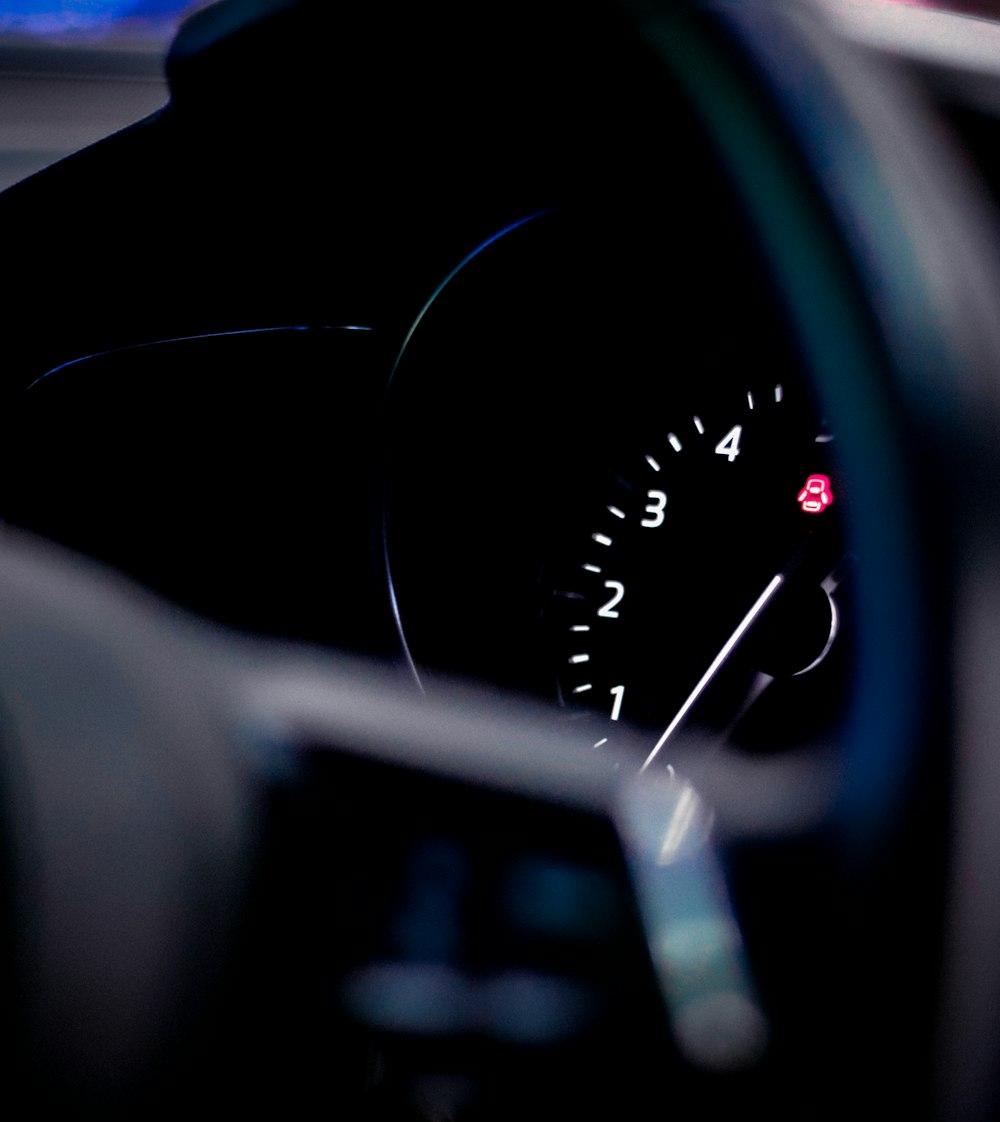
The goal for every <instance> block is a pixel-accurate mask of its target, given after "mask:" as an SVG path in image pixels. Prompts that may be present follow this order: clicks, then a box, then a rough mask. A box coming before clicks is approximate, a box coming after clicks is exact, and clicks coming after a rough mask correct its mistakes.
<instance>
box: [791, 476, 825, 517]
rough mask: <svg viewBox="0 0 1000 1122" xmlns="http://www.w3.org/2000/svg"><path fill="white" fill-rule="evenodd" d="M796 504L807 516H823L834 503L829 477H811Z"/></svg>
mask: <svg viewBox="0 0 1000 1122" xmlns="http://www.w3.org/2000/svg"><path fill="white" fill-rule="evenodd" d="M796 502H797V503H798V504H799V506H800V507H802V509H803V510H804V511H805V513H806V514H821V513H822V512H823V511H824V510H826V508H827V507H828V506H829V505H830V503H832V502H833V488H832V487H831V486H830V477H829V476H828V475H810V476H809V478H808V479H807V480H806V485H805V486H804V487H803V488H802V490H801V491H800V492H799V497H798V499H796Z"/></svg>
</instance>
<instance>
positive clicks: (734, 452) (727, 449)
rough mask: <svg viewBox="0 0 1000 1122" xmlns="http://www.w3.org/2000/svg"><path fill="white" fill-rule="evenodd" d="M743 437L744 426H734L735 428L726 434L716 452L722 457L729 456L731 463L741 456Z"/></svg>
mask: <svg viewBox="0 0 1000 1122" xmlns="http://www.w3.org/2000/svg"><path fill="white" fill-rule="evenodd" d="M742 435H743V426H742V425H733V427H732V428H731V429H730V430H729V432H727V433H726V435H725V436H724V437H723V438H722V439H721V440H720V441H719V443H718V444H716V446H715V450H716V452H718V454H719V455H720V456H727V457H728V458H729V462H730V463H732V462H733V460H735V459H736V457H737V456H738V455H739V454H740V437H741V436H742Z"/></svg>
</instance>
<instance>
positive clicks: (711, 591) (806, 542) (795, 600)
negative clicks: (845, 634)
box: [546, 379, 850, 763]
mask: <svg viewBox="0 0 1000 1122" xmlns="http://www.w3.org/2000/svg"><path fill="white" fill-rule="evenodd" d="M693 400H695V401H697V395H694V398H693ZM663 420H664V427H663V431H662V434H661V435H660V436H659V438H658V439H653V440H650V441H649V442H648V443H646V444H643V445H640V446H637V447H636V448H635V452H634V455H632V456H631V457H629V458H628V459H627V460H626V462H624V463H622V464H621V465H620V470H618V471H617V472H613V473H609V477H608V478H607V480H606V483H605V484H604V486H603V488H602V489H601V491H600V493H599V494H595V495H594V498H593V502H592V503H591V504H590V507H589V509H588V508H587V507H586V506H585V507H584V509H583V512H582V515H581V516H580V525H579V526H578V528H577V531H576V532H575V533H573V534H571V535H569V538H568V541H567V544H566V546H565V547H564V548H563V549H562V550H561V551H560V552H559V554H558V556H557V558H556V559H555V560H554V561H553V563H552V565H551V567H550V570H549V572H548V576H547V583H548V593H549V597H550V602H549V604H548V608H547V613H546V614H547V619H548V622H549V625H550V639H551V642H552V649H553V658H554V660H555V664H556V674H557V679H558V687H559V693H560V696H561V699H562V701H563V702H564V703H565V704H566V705H567V706H570V707H573V708H575V709H578V710H581V711H584V712H588V713H591V714H593V715H594V716H595V718H596V719H595V722H594V729H593V731H594V738H593V743H594V744H595V746H597V747H601V746H603V745H604V744H606V743H608V742H609V741H610V740H611V739H613V735H614V727H615V723H616V722H619V721H628V722H629V723H630V724H633V725H635V724H638V725H640V726H642V727H645V728H648V729H649V730H650V731H651V741H650V750H649V756H648V757H647V759H648V762H650V763H652V762H653V761H654V760H656V759H657V758H658V757H660V756H661V755H663V757H664V758H666V757H667V756H668V755H669V753H663V749H664V748H665V747H666V746H667V745H668V744H669V742H670V741H671V739H672V738H673V737H674V736H675V735H676V734H677V733H678V732H679V731H680V730H681V729H682V728H683V727H684V726H685V725H687V724H688V723H692V724H695V725H697V726H698V727H699V728H701V729H702V730H708V731H709V732H710V733H712V734H715V735H719V736H724V737H725V738H726V739H733V738H735V739H737V740H742V741H743V742H745V743H752V742H757V741H762V742H763V743H762V744H761V745H760V746H762V747H769V746H775V747H777V746H780V742H781V741H782V740H787V739H788V737H789V734H792V737H793V738H797V737H798V736H799V735H800V734H801V731H802V729H801V728H800V727H799V726H800V724H801V721H802V720H803V719H806V720H807V721H808V722H810V723H815V722H816V721H817V720H822V719H825V717H826V715H827V714H829V713H831V712H832V711H833V709H834V708H835V707H834V706H833V705H832V704H831V703H829V702H828V701H827V700H826V699H825V698H826V696H829V697H831V698H832V697H836V698H837V699H838V700H839V698H840V696H841V694H840V691H839V688H834V686H833V683H832V681H831V679H832V678H833V677H834V676H835V675H838V674H840V673H841V669H842V667H841V661H840V660H838V659H836V658H833V659H830V662H829V665H825V664H827V661H828V659H829V658H830V655H831V653H832V652H834V650H835V648H836V639H837V634H838V631H839V629H840V627H841V623H842V616H843V612H842V610H841V601H842V600H843V599H844V597H845V596H846V595H849V572H850V569H849V564H848V563H847V561H846V559H845V558H844V556H843V547H842V544H841V534H840V519H839V517H838V511H839V510H840V508H841V506H842V504H843V501H844V495H843V493H842V488H841V483H840V481H839V480H838V478H837V472H836V467H835V464H834V463H833V462H832V460H831V455H830V453H831V447H832V442H833V434H832V433H829V432H826V431H824V430H823V426H822V425H821V424H818V423H817V422H816V420H815V419H814V418H813V414H812V413H811V410H810V408H809V405H808V403H807V402H806V401H804V400H803V398H802V396H801V394H800V393H799V392H798V390H797V389H796V387H794V386H786V385H785V384H783V383H782V382H778V381H774V380H773V379H772V380H766V379H755V380H754V381H753V382H752V383H751V382H746V383H745V384H744V385H742V386H741V387H740V388H739V389H732V390H729V391H727V392H724V393H718V392H709V393H707V394H706V396H705V399H704V400H703V401H702V402H701V404H699V405H698V406H697V411H694V410H691V409H688V408H682V407H680V406H679V407H678V408H677V410H676V412H674V413H672V414H668V415H667V416H664V418H663ZM845 582H846V583H845ZM809 676H812V677H811V680H809V681H806V678H807V677H809ZM794 679H800V681H795V682H794V685H793V686H792V688H791V689H789V686H790V685H791V684H792V683H793V680H794ZM769 691H771V692H777V693H780V694H782V695H783V697H782V705H781V719H780V721H778V722H777V724H776V727H769V728H768V729H767V731H766V732H765V731H764V728H763V727H762V726H761V722H760V719H759V715H760V712H761V711H762V710H766V708H767V706H766V705H765V704H764V703H765V701H766V700H767V699H766V697H765V694H767V693H768V692H769ZM789 694H791V696H792V698H793V699H794V704H793V705H790V704H789ZM790 709H791V710H792V712H791V713H790ZM765 724H766V725H769V726H770V725H774V724H775V722H770V721H769V722H765Z"/></svg>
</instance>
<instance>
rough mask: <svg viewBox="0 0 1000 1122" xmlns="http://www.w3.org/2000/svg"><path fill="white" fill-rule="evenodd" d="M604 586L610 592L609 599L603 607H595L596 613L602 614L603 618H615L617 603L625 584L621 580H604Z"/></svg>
mask: <svg viewBox="0 0 1000 1122" xmlns="http://www.w3.org/2000/svg"><path fill="white" fill-rule="evenodd" d="M604 587H605V588H606V589H607V590H608V591H609V592H610V593H611V599H610V600H609V601H608V602H607V603H606V604H605V605H604V606H603V607H600V608H598V609H597V614H598V615H599V616H603V617H604V619H617V618H618V605H619V604H620V603H621V602H622V597H623V596H624V595H625V585H623V584H622V583H621V581H617V580H606V581H605V582H604Z"/></svg>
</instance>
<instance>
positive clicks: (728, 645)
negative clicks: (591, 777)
mask: <svg viewBox="0 0 1000 1122" xmlns="http://www.w3.org/2000/svg"><path fill="white" fill-rule="evenodd" d="M784 583H785V578H784V576H783V575H782V574H781V573H778V575H777V576H776V577H772V578H771V582H770V584H768V586H767V588H765V589H764V591H763V592H762V593H761V594H760V596H758V597H757V600H756V602H755V603H754V606H753V607H752V608H751V609H750V611H749V612H747V614H746V615H745V616H744V617H743V618H742V619H741V620H740V622H739V625H738V626H737V628H736V630H735V631H734V632H733V633H732V635H730V636H729V638H728V639H727V640H726V641H725V643H724V644H723V645H722V650H720V651H719V653H718V654H717V655H716V656H715V658H713V659H712V664H711V666H709V668H708V669H707V670H706V671H705V673H704V674H702V676H701V678H700V679H699V681H698V684H697V685H696V686H695V687H694V689H693V690H692V691H691V692H690V694H688V697H687V700H686V701H685V702H684V704H683V705H682V706H681V707H680V709H678V710H677V712H676V714H675V715H674V719H673V720H672V721H671V722H670V724H669V725H667V727H666V729H665V731H664V733H663V735H662V736H661V737H660V739H659V740H658V741H657V742H656V747H655V748H654V749H653V750H652V752H650V753H649V755H648V756H647V757H646V762H645V763H644V764H643V765H642V767H641V768H640V769H639V770H640V771H645V770H646V768H648V767H649V765H650V764H651V763H652V762H653V760H655V759H656V757H657V756H658V755H659V752H660V749H661V748H662V747H663V745H664V744H666V743H667V741H668V740H669V739H670V738H671V737H672V736H673V735H674V733H675V732H676V731H677V729H678V728H679V727H680V725H681V723H682V722H683V720H684V718H685V717H686V716H687V715H688V713H689V712H690V711H691V707H692V706H693V705H694V703H695V702H696V701H697V700H698V698H699V697H701V695H702V694H703V693H704V692H705V689H706V687H707V686H708V683H709V682H711V680H712V679H713V678H714V677H715V675H716V674H717V673H718V670H719V667H720V666H721V665H722V664H723V663H724V662H725V661H726V659H727V658H729V656H730V655H731V654H732V653H733V648H734V647H735V646H736V644H737V643H739V641H740V640H741V639H742V638H743V636H744V635H745V634H746V632H747V629H748V628H749V627H750V625H751V624H752V623H753V621H754V620H755V619H756V618H757V617H758V616H759V615H760V613H761V612H762V611H763V610H764V609H765V608H766V607H767V605H768V603H769V602H770V600H771V597H772V596H774V594H775V593H776V592H777V591H778V589H779V588H780V587H781V586H782V585H783V584H784Z"/></svg>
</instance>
